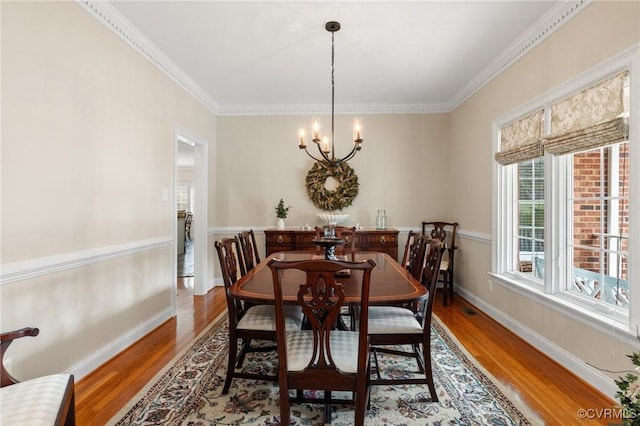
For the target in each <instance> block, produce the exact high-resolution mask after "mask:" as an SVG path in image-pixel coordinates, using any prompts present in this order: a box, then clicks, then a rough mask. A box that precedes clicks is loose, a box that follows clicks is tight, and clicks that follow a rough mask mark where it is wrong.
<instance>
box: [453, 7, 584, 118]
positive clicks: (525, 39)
mask: <svg viewBox="0 0 640 426" xmlns="http://www.w3.org/2000/svg"><path fill="white" fill-rule="evenodd" d="M593 1H594V0H573V1H561V2H559V3H558V4H557V5H556V6H555V7H553V8H552V9H550V10H549V11H548V12H547V13H546V14H545V15H543V16H542V17H541V18H540V19H538V21H537V22H536V23H535V24H533V25H532V26H531V27H530V28H529V30H528V31H527V32H525V33H524V34H522V36H520V38H518V39H516V40H515V41H514V42H513V43H511V45H509V47H507V48H506V49H505V50H504V51H503V52H502V53H501V54H500V55H499V56H498V57H497V58H496V59H495V60H494V61H493V62H492V63H491V64H489V65H488V66H487V67H486V68H485V69H484V70H483V71H482V72H480V73H479V74H478V75H477V76H476V77H475V78H473V79H472V80H471V81H469V83H468V84H467V85H466V86H465V87H463V88H462V90H460V91H459V92H458V93H457V94H456V95H455V96H454V97H453V98H452V99H451V101H450V102H449V105H448V107H447V109H448V110H449V111H453V110H454V109H456V108H457V107H459V106H460V105H461V104H462V103H463V102H464V101H466V100H467V99H469V98H470V97H471V96H473V95H474V94H475V93H476V92H477V91H478V90H480V89H482V88H483V87H484V86H485V85H486V84H488V83H489V82H490V81H492V80H493V79H494V78H496V77H498V76H499V75H500V74H502V72H504V71H505V70H507V69H508V68H509V67H510V66H511V65H513V64H515V63H516V62H518V60H520V58H522V57H523V56H525V55H526V54H527V53H529V51H531V49H533V48H534V47H536V46H537V45H538V44H540V43H541V42H542V41H543V40H544V39H546V38H547V37H549V36H550V35H551V34H553V33H554V32H555V31H556V30H558V29H559V28H560V27H562V25H564V24H566V23H567V22H569V21H570V20H571V19H572V18H574V17H575V16H576V15H577V14H578V12H580V11H582V10H584V9H585V8H586V7H587V6H588V5H590V4H591V3H592V2H593Z"/></svg>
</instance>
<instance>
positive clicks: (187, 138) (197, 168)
mask: <svg viewBox="0 0 640 426" xmlns="http://www.w3.org/2000/svg"><path fill="white" fill-rule="evenodd" d="M185 142H186V143H188V144H189V145H191V146H193V152H194V159H195V165H194V181H195V182H194V187H195V191H194V192H195V202H194V211H193V217H194V222H193V225H192V228H191V235H192V236H193V256H194V258H193V294H194V295H195V296H202V295H205V294H206V293H207V291H209V288H208V287H209V286H208V285H207V277H208V276H209V275H208V262H207V259H209V254H208V252H207V248H208V246H209V244H208V229H209V226H208V211H207V206H208V202H207V200H208V196H207V194H208V189H207V183H208V179H207V176H208V158H209V157H208V142H207V141H206V140H205V139H204V138H201V137H200V136H198V135H196V134H193V133H191V132H189V131H188V130H186V129H184V128H181V127H179V126H177V125H176V126H175V127H174V152H173V197H172V199H173V205H172V209H171V218H172V221H171V222H172V224H173V236H174V241H173V250H172V251H173V279H174V283H173V284H174V286H173V288H177V286H178V245H177V235H178V234H177V232H178V221H177V217H178V203H177V191H176V188H177V185H178V144H180V143H185ZM176 303H177V300H176V292H173V309H174V313H175V310H176Z"/></svg>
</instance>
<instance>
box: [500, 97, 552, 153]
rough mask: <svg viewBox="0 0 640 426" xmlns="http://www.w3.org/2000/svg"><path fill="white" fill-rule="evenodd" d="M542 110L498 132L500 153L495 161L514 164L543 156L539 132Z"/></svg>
mask: <svg viewBox="0 0 640 426" xmlns="http://www.w3.org/2000/svg"><path fill="white" fill-rule="evenodd" d="M543 112H544V110H542V109H541V110H538V111H536V112H534V113H532V114H529V115H527V116H526V117H524V118H521V119H520V120H518V121H515V122H514V123H511V124H510V125H508V126H505V127H503V128H502V129H501V130H500V152H497V153H496V156H495V158H496V161H497V162H498V163H500V164H503V165H507V164H514V163H520V162H522V161H526V160H531V159H533V158H537V157H541V156H542V155H543V150H542V141H541V134H542V133H541V132H542V115H543Z"/></svg>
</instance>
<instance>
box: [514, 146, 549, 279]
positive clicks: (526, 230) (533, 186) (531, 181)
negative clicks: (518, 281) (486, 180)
mask: <svg viewBox="0 0 640 426" xmlns="http://www.w3.org/2000/svg"><path fill="white" fill-rule="evenodd" d="M517 167H518V175H517V176H518V196H517V200H516V204H517V211H518V216H517V225H518V259H519V261H520V265H519V268H520V271H521V272H532V273H533V275H534V277H537V278H542V275H541V274H542V273H543V271H542V270H541V267H542V264H541V261H542V259H543V258H544V161H543V160H542V158H535V159H533V160H527V161H523V162H522V163H519V164H518V165H517Z"/></svg>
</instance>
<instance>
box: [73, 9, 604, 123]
mask: <svg viewBox="0 0 640 426" xmlns="http://www.w3.org/2000/svg"><path fill="white" fill-rule="evenodd" d="M593 1H594V0H572V1H561V2H559V3H558V4H557V5H556V6H555V7H554V8H552V9H551V10H549V11H548V12H547V13H546V14H545V15H544V16H542V17H541V18H540V19H539V20H538V21H537V22H536V23H535V24H534V25H533V26H532V27H531V28H530V29H529V30H528V31H527V32H525V33H524V34H522V36H521V37H520V38H518V39H517V40H515V41H514V42H513V43H512V44H511V45H510V46H509V47H508V48H507V49H505V50H504V51H503V52H502V54H500V55H499V56H498V57H497V58H496V59H495V60H494V61H493V62H492V63H491V64H490V65H489V66H487V67H486V68H485V69H484V70H483V71H481V72H480V73H479V74H478V75H477V76H476V77H475V78H473V79H472V80H471V81H469V83H468V84H467V85H466V86H465V87H463V88H462V89H461V90H460V91H459V92H458V93H457V94H456V95H455V96H454V97H453V98H452V99H451V100H450V101H449V102H447V103H444V104H362V105H356V104H354V105H342V106H338V105H336V109H337V110H336V112H337V113H338V114H354V113H355V114H427V113H443V112H444V113H447V112H451V111H453V110H454V109H456V108H457V107H458V106H460V105H461V104H462V103H463V102H464V101H466V100H467V99H469V98H470V97H471V96H473V95H474V94H475V93H476V92H477V91H478V90H480V89H481V88H482V87H484V86H485V85H486V84H488V83H489V82H490V81H491V80H493V79H494V78H496V77H497V76H499V75H500V74H501V73H502V72H504V71H505V70H506V69H508V68H509V67H510V66H511V65H513V64H515V63H516V62H517V61H518V60H519V59H520V58H522V57H523V56H524V55H526V54H527V53H528V52H529V51H530V50H531V49H533V48H534V47H536V46H537V45H538V44H540V42H542V41H543V40H544V39H546V38H547V37H549V36H550V35H551V34H553V33H554V32H555V31H556V30H558V29H559V28H560V27H561V26H562V25H564V24H566V23H567V22H568V21H570V20H571V19H572V18H573V17H574V16H576V15H577V14H578V12H580V11H582V10H584V8H586V7H587V6H588V5H589V4H591V3H592V2H593ZM75 2H76V3H77V4H78V5H80V6H81V7H82V8H84V9H85V10H86V11H87V12H88V13H89V14H90V15H92V16H93V17H94V18H96V19H97V20H98V21H99V22H101V23H102V24H103V25H105V26H106V27H107V28H109V29H110V30H111V31H113V32H114V33H115V34H116V35H118V36H119V37H120V38H121V39H122V40H123V41H125V42H126V43H127V44H128V45H129V46H131V47H132V48H133V49H134V50H136V51H137V52H138V53H140V54H141V55H142V56H143V57H145V58H146V59H147V60H149V61H150V62H151V63H152V64H153V65H155V66H156V67H157V68H158V69H159V70H160V71H162V72H163V73H165V74H166V75H167V76H168V77H169V78H171V79H172V80H173V81H174V82H176V83H177V84H178V85H180V86H181V87H182V88H183V89H184V90H185V91H186V92H187V93H189V94H190V95H191V96H193V97H194V98H195V99H196V100H198V101H199V102H200V103H202V104H203V105H204V106H205V107H206V108H207V109H209V110H210V111H211V112H213V113H214V114H216V115H228V116H233V115H238V116H239V115H311V114H328V113H330V106H329V105H304V104H291V105H280V104H275V105H274V104H271V105H219V104H218V103H217V102H216V101H215V100H214V99H212V98H211V97H210V96H209V95H208V94H207V93H206V92H205V91H204V90H203V89H202V88H201V87H200V86H198V84H196V83H195V82H194V81H193V80H192V79H191V78H190V77H189V76H188V75H187V74H186V73H185V72H184V71H183V70H182V69H181V68H180V67H178V66H177V65H176V64H175V63H174V62H173V61H171V60H170V59H169V58H168V57H167V56H166V55H165V54H164V53H163V52H162V51H161V50H160V49H159V48H158V47H157V46H155V45H154V44H153V43H152V42H151V41H150V40H149V39H148V38H147V37H146V36H145V35H144V34H143V33H142V32H141V31H140V30H139V29H137V28H136V27H135V26H134V25H132V24H131V23H130V22H129V21H128V20H127V19H126V18H125V17H124V16H123V15H122V14H121V13H120V12H119V11H118V10H117V9H116V8H114V7H113V6H112V5H111V4H110V3H109V2H108V1H91V0H75Z"/></svg>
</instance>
